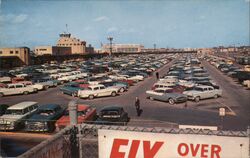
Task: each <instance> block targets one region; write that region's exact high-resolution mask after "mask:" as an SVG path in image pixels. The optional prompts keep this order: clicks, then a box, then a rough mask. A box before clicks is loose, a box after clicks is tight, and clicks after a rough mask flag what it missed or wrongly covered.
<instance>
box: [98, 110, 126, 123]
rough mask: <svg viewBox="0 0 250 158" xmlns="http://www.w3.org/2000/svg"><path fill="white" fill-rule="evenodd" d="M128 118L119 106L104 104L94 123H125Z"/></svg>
mask: <svg viewBox="0 0 250 158" xmlns="http://www.w3.org/2000/svg"><path fill="white" fill-rule="evenodd" d="M129 120H130V118H129V116H128V113H127V112H125V111H124V109H123V107H120V106H106V107H104V108H103V109H101V111H100V112H99V115H98V119H97V120H96V122H95V124H105V125H127V123H128V122H129Z"/></svg>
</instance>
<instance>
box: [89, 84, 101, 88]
mask: <svg viewBox="0 0 250 158" xmlns="http://www.w3.org/2000/svg"><path fill="white" fill-rule="evenodd" d="M101 86H102V87H103V86H104V85H102V84H97V85H89V87H91V88H95V87H101Z"/></svg>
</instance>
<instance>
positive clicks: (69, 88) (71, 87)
mask: <svg viewBox="0 0 250 158" xmlns="http://www.w3.org/2000/svg"><path fill="white" fill-rule="evenodd" d="M79 90H84V88H81V87H79V85H78V84H73V83H72V84H70V83H69V84H65V86H63V87H61V88H60V91H61V92H62V93H63V94H68V95H71V96H73V97H76V96H77V93H78V91H79Z"/></svg>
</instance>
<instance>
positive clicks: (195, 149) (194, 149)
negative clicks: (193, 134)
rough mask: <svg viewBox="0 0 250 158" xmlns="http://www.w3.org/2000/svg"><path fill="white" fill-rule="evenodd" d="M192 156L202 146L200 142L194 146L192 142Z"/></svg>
mask: <svg viewBox="0 0 250 158" xmlns="http://www.w3.org/2000/svg"><path fill="white" fill-rule="evenodd" d="M190 148H191V153H192V156H196V155H197V153H198V150H199V148H200V144H197V145H196V146H195V148H194V144H190Z"/></svg>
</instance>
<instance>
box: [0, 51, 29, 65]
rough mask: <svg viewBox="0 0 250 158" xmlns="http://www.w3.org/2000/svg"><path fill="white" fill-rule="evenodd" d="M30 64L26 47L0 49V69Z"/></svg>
mask: <svg viewBox="0 0 250 158" xmlns="http://www.w3.org/2000/svg"><path fill="white" fill-rule="evenodd" d="M29 64H30V49H29V48H28V47H14V48H0V67H2V68H6V67H18V66H23V65H29Z"/></svg>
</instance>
